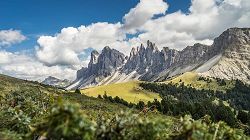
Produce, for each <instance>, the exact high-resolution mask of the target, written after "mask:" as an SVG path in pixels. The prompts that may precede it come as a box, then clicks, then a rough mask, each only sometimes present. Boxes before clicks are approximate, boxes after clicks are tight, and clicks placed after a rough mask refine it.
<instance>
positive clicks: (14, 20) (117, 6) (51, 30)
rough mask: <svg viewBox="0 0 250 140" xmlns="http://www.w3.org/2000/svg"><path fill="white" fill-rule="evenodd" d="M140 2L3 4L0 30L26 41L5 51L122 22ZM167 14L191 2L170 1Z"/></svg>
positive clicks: (23, 0) (20, 0)
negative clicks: (67, 30) (73, 30)
mask: <svg viewBox="0 0 250 140" xmlns="http://www.w3.org/2000/svg"><path fill="white" fill-rule="evenodd" d="M138 2H139V0H2V1H0V7H1V8H0V30H8V29H16V30H21V31H22V33H23V34H24V35H25V36H26V37H27V40H25V41H23V42H22V43H20V44H15V45H12V46H11V47H8V48H7V49H6V50H8V51H11V52H15V51H21V50H26V49H32V48H33V47H34V46H35V45H36V41H37V38H38V37H39V36H40V35H54V34H55V33H57V32H59V31H60V30H61V29H62V28H64V27H71V26H72V27H78V26H80V25H89V24H91V23H95V22H109V23H116V22H119V21H120V22H121V21H122V17H123V16H124V15H125V14H126V13H128V12H129V10H130V9H131V8H133V7H135V6H136V4H137V3H138ZM167 2H168V4H169V5H170V7H169V9H168V11H167V12H168V13H173V12H176V11H178V10H181V11H183V12H188V8H189V6H190V4H191V2H190V0H168V1H167Z"/></svg>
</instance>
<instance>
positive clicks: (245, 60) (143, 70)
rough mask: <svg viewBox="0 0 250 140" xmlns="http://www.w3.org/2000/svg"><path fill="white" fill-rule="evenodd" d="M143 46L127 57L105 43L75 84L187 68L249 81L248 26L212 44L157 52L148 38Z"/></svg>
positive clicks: (150, 77)
mask: <svg viewBox="0 0 250 140" xmlns="http://www.w3.org/2000/svg"><path fill="white" fill-rule="evenodd" d="M145 46H146V47H144V45H143V44H141V45H140V46H138V47H137V48H132V50H131V52H130V56H129V58H128V59H126V57H125V56H124V54H122V53H120V52H119V51H117V50H115V49H111V48H109V47H108V46H106V47H105V48H104V49H103V50H102V52H101V54H99V53H98V52H93V53H92V54H91V62H92V63H91V64H92V65H91V66H89V67H88V68H82V69H81V70H79V71H78V72H77V80H80V83H81V84H78V85H80V87H86V86H89V85H97V84H104V83H113V82H117V81H119V82H122V81H123V80H124V81H128V80H133V79H136V80H138V79H139V80H143V81H162V80H166V79H167V78H170V77H172V76H175V75H178V74H182V73H185V72H188V71H196V72H198V73H199V74H202V75H205V76H210V77H219V78H225V79H241V80H243V81H247V80H248V81H249V80H250V29H247V28H231V29H228V30H226V31H225V32H223V33H222V34H221V35H220V36H219V37H217V38H216V39H215V40H214V43H213V45H203V44H200V43H196V44H194V45H193V46H187V47H186V48H185V49H183V50H181V51H178V50H175V49H171V48H168V47H163V49H162V50H161V51H159V49H158V48H157V47H156V45H155V44H154V43H152V42H150V41H149V40H148V41H147V42H146V45H145ZM105 80H108V82H107V81H105ZM77 82H79V81H76V83H77ZM73 88H75V87H73Z"/></svg>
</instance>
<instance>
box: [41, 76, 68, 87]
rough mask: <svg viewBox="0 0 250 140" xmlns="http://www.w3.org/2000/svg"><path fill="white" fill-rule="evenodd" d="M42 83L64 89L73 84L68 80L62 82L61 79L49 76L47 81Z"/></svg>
mask: <svg viewBox="0 0 250 140" xmlns="http://www.w3.org/2000/svg"><path fill="white" fill-rule="evenodd" d="M42 83H43V84H45V85H51V86H55V87H60V88H64V87H67V86H68V85H70V83H71V82H70V81H69V80H67V79H64V80H61V79H59V78H56V77H53V76H49V77H47V78H46V79H44V81H42Z"/></svg>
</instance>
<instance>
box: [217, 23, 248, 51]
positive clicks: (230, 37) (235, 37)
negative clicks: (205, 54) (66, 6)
mask: <svg viewBox="0 0 250 140" xmlns="http://www.w3.org/2000/svg"><path fill="white" fill-rule="evenodd" d="M247 44H250V29H249V28H230V29H227V30H226V31H224V32H223V33H222V34H221V35H220V36H219V37H217V38H215V40H214V44H213V47H214V51H220V52H221V51H224V50H226V49H237V48H236V46H240V45H247ZM232 47H235V48H232Z"/></svg>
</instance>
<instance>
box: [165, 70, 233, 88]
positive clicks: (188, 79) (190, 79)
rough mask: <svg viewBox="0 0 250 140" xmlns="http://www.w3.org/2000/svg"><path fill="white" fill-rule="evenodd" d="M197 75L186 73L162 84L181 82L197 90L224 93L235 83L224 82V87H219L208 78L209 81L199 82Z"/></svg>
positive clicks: (212, 79)
mask: <svg viewBox="0 0 250 140" xmlns="http://www.w3.org/2000/svg"><path fill="white" fill-rule="evenodd" d="M199 77H200V76H199V75H198V74H197V73H195V72H186V73H184V74H182V75H179V76H177V77H174V78H172V79H170V80H168V81H165V82H164V83H170V82H172V83H176V84H181V83H182V82H183V83H184V85H186V86H191V87H194V88H197V89H210V90H218V91H225V90H227V89H231V88H233V87H234V84H235V81H230V80H225V82H226V85H223V86H222V85H219V83H218V82H217V81H216V79H214V78H209V79H210V80H211V81H210V82H208V81H204V80H199Z"/></svg>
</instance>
